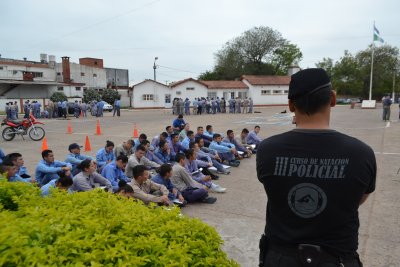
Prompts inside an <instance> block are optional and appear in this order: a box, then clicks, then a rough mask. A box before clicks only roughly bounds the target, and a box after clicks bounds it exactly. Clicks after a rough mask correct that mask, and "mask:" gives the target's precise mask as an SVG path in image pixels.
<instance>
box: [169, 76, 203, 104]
mask: <svg viewBox="0 0 400 267" xmlns="http://www.w3.org/2000/svg"><path fill="white" fill-rule="evenodd" d="M169 87H170V88H171V89H172V97H173V98H182V99H185V98H189V100H191V101H193V100H194V99H195V98H199V97H207V93H208V87H207V85H206V84H205V83H203V82H202V81H198V80H195V79H193V78H188V79H185V80H182V81H178V82H175V83H172V84H170V85H169Z"/></svg>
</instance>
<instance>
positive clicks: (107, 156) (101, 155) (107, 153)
mask: <svg viewBox="0 0 400 267" xmlns="http://www.w3.org/2000/svg"><path fill="white" fill-rule="evenodd" d="M113 150H114V143H113V142H111V141H108V140H107V142H106V146H105V147H103V148H101V149H99V151H97V153H96V161H97V168H98V169H99V171H101V169H102V168H103V167H104V166H105V165H106V164H108V163H110V162H112V161H113V160H115V155H114V152H113Z"/></svg>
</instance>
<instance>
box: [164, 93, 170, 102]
mask: <svg viewBox="0 0 400 267" xmlns="http://www.w3.org/2000/svg"><path fill="white" fill-rule="evenodd" d="M170 103H171V95H170V94H166V95H165V104H170Z"/></svg>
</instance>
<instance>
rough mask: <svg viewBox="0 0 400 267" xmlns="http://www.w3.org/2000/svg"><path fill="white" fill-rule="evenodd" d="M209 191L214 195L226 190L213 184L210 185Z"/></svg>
mask: <svg viewBox="0 0 400 267" xmlns="http://www.w3.org/2000/svg"><path fill="white" fill-rule="evenodd" d="M210 189H211V191H212V192H214V193H225V192H226V188H223V187H221V186H220V185H217V184H214V183H212V184H211V188H210Z"/></svg>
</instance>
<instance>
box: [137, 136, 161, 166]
mask: <svg viewBox="0 0 400 267" xmlns="http://www.w3.org/2000/svg"><path fill="white" fill-rule="evenodd" d="M140 144H141V145H142V146H143V147H144V148H145V149H146V154H144V156H145V157H146V158H147V159H148V160H150V161H152V162H155V163H157V164H159V165H161V164H163V162H162V161H161V159H159V158H158V157H157V155H155V154H154V152H153V151H152V147H151V146H150V142H149V140H143V141H142V142H141V143H140ZM153 150H154V149H153Z"/></svg>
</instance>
